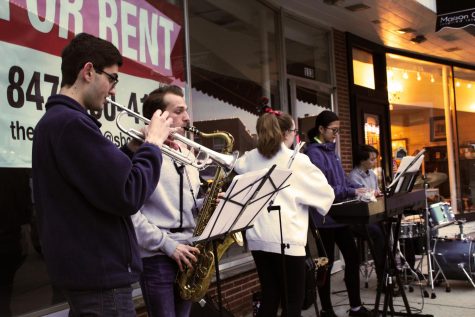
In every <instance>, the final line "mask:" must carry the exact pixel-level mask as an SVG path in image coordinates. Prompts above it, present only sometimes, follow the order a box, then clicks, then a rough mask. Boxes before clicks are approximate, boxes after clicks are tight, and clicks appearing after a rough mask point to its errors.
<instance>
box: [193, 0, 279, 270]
mask: <svg viewBox="0 0 475 317" xmlns="http://www.w3.org/2000/svg"><path fill="white" fill-rule="evenodd" d="M189 21H190V56H191V83H192V97H191V98H192V116H193V124H194V125H195V126H196V127H198V128H199V129H200V130H201V131H203V132H206V133H210V132H214V131H227V132H229V133H230V134H231V135H232V136H233V137H234V149H235V150H238V151H239V152H240V153H241V154H242V153H243V152H244V151H247V150H250V149H252V148H254V147H255V136H254V135H255V125H256V121H257V118H258V108H259V107H260V105H261V104H262V100H263V97H265V98H266V99H268V100H269V103H268V104H269V105H270V106H272V107H274V108H277V109H280V108H281V105H280V97H279V87H278V60H277V55H276V34H275V29H276V27H275V23H276V20H275V14H274V11H272V10H271V9H269V8H268V7H266V6H264V5H262V4H260V3H259V2H257V1H252V0H244V1H230V0H226V1H208V0H193V1H189ZM214 139H215V138H214ZM199 142H201V143H202V144H203V145H205V146H208V147H211V148H213V149H214V150H216V151H220V148H222V144H221V143H222V142H218V143H220V144H221V146H216V145H217V143H216V142H215V141H213V140H210V139H206V138H200V140H199ZM213 175H214V170H213V168H208V169H206V170H204V171H203V172H202V176H203V177H204V178H212V177H213ZM243 252H244V248H242V247H237V246H236V245H234V246H233V247H231V248H230V249H229V251H228V252H227V253H226V255H225V257H226V259H225V260H224V261H222V262H221V263H226V261H232V260H233V259H236V257H238V256H239V255H240V254H242V253H243ZM243 256H244V255H243ZM246 256H247V255H246Z"/></svg>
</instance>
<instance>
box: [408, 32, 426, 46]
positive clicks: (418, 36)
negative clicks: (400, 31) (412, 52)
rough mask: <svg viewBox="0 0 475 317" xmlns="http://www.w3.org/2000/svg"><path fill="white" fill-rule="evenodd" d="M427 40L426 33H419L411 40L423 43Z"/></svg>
mask: <svg viewBox="0 0 475 317" xmlns="http://www.w3.org/2000/svg"><path fill="white" fill-rule="evenodd" d="M425 41H427V38H426V37H425V36H424V35H421V34H419V35H417V36H415V37H413V38H412V39H411V42H412V43H415V44H421V43H423V42H425Z"/></svg>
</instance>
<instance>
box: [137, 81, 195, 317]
mask: <svg viewBox="0 0 475 317" xmlns="http://www.w3.org/2000/svg"><path fill="white" fill-rule="evenodd" d="M157 109H160V110H162V111H167V112H168V113H169V114H170V118H171V119H172V127H174V128H178V129H177V131H176V132H175V133H180V134H184V130H183V127H186V126H188V125H189V123H190V117H189V115H188V112H187V109H188V106H187V105H186V103H185V100H184V98H183V92H182V90H181V88H180V87H177V86H174V85H171V86H164V87H161V88H158V89H156V90H154V91H152V92H151V93H150V95H149V96H148V97H147V99H146V100H145V102H144V106H143V114H144V117H146V118H148V119H149V118H150V117H151V115H152V114H153V113H154V112H155V111H156V110H157ZM132 144H133V143H132ZM166 144H167V145H168V146H169V147H170V148H171V149H174V150H175V151H177V152H181V153H182V154H183V155H184V156H191V157H193V154H192V153H190V152H189V150H188V149H187V148H186V146H184V145H183V144H180V142H178V141H176V140H175V141H174V140H170V139H169V140H167V141H166ZM131 150H133V149H132V148H131ZM199 187H200V179H199V174H198V170H197V169H196V168H194V167H192V166H190V165H182V164H180V163H178V162H176V161H174V160H173V159H171V158H170V157H169V156H164V158H163V168H162V173H161V175H160V182H159V183H158V184H157V187H156V188H155V191H154V193H153V194H152V196H150V198H149V199H148V200H147V201H146V202H145V204H144V205H143V206H142V208H140V210H139V212H138V213H137V214H135V215H134V216H132V220H133V223H134V226H135V231H136V234H137V238H138V241H139V246H140V253H141V256H142V261H143V267H144V271H143V273H142V276H141V278H140V286H141V288H142V294H143V298H144V300H145V303H146V305H147V312H148V316H150V317H157V316H160V317H164V316H167V317H175V316H177V317H185V316H189V314H190V310H191V302H190V301H185V300H182V299H181V298H180V295H179V291H178V288H177V285H176V283H175V279H176V276H177V273H178V270H181V271H182V270H183V269H184V268H185V266H186V267H192V266H193V263H194V262H196V261H197V258H196V257H195V255H197V254H198V253H199V251H198V249H197V248H195V247H192V246H189V245H188V244H187V243H186V240H187V239H189V238H190V237H191V236H192V235H193V229H194V227H195V220H194V217H193V211H194V210H197V209H198V206H197V204H198V203H197V199H196V195H197V194H198V191H199ZM200 202H201V200H200Z"/></svg>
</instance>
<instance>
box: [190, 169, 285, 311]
mask: <svg viewBox="0 0 475 317" xmlns="http://www.w3.org/2000/svg"><path fill="white" fill-rule="evenodd" d="M291 174H292V172H291V171H290V170H289V169H283V168H278V167H276V165H273V166H272V167H271V168H270V169H263V170H259V171H254V172H249V173H246V174H242V175H238V176H236V177H235V178H234V179H233V181H232V183H231V185H230V186H229V188H228V190H227V191H226V193H225V195H224V197H223V198H221V200H220V202H219V204H218V206H217V207H216V209H215V211H214V213H213V214H212V216H211V218H210V219H209V221H208V224H207V225H206V227H205V228H204V230H203V232H202V233H201V235H199V236H196V237H193V238H191V239H189V241H190V242H191V243H198V242H204V243H206V242H210V241H211V242H212V244H213V253H214V256H215V259H217V240H218V239H224V238H225V237H226V236H228V235H230V234H233V233H236V232H239V231H243V230H246V229H248V228H250V227H251V226H252V222H253V221H254V219H255V218H256V217H257V215H258V214H259V212H260V211H261V210H262V209H263V208H264V207H265V206H267V205H268V203H269V201H270V200H271V199H272V197H274V196H275V195H276V194H277V192H278V191H280V190H282V189H283V188H285V187H287V186H288V185H285V183H286V181H287V180H288V179H289V177H290V175H291ZM284 185H285V186H284ZM225 208H226V211H224V209H225ZM214 265H215V271H216V289H217V295H218V306H219V314H220V316H222V312H223V303H222V297H221V285H220V276H219V263H218V261H216V260H215V261H214Z"/></svg>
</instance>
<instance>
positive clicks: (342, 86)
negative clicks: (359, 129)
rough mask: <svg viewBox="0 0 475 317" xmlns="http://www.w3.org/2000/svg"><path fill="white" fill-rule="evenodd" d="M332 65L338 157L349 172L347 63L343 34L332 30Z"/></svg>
mask: <svg viewBox="0 0 475 317" xmlns="http://www.w3.org/2000/svg"><path fill="white" fill-rule="evenodd" d="M333 44H334V47H333V49H334V53H335V55H334V63H335V79H336V87H337V88H336V102H337V105H336V109H337V114H338V116H339V117H340V125H341V130H340V131H341V132H340V140H339V142H340V151H341V152H340V155H341V162H342V164H343V168H344V169H345V171H346V172H349V171H350V170H351V169H352V168H353V157H352V147H351V117H350V95H349V90H348V65H347V64H348V63H347V55H346V37H345V33H344V32H341V31H338V30H333Z"/></svg>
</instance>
